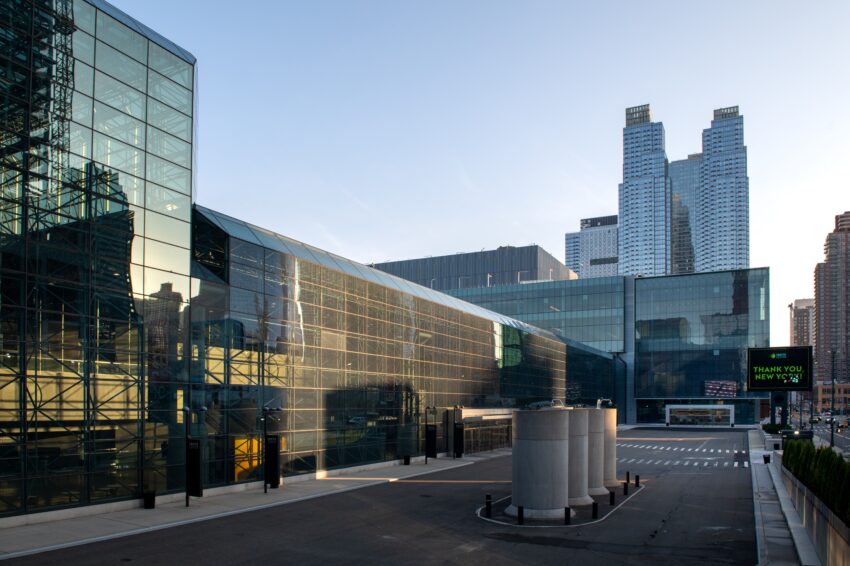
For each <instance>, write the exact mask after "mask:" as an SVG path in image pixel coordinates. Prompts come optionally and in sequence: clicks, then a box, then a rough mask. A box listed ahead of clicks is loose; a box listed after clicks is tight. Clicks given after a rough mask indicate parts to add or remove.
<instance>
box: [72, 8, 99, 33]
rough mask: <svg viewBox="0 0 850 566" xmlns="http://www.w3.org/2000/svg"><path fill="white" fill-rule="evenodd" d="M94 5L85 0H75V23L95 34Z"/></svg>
mask: <svg viewBox="0 0 850 566" xmlns="http://www.w3.org/2000/svg"><path fill="white" fill-rule="evenodd" d="M94 18H95V9H94V7H93V6H92V5H91V4H89V3H88V2H85V1H84V0H74V25H76V26H77V27H78V28H80V29H81V30H85V31H87V32H89V33H90V34H92V35H94Z"/></svg>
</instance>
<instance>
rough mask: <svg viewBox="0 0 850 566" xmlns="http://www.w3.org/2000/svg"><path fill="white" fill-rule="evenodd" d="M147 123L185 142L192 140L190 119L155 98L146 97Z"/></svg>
mask: <svg viewBox="0 0 850 566" xmlns="http://www.w3.org/2000/svg"><path fill="white" fill-rule="evenodd" d="M148 123H149V124H151V125H152V126H156V127H157V128H159V129H160V130H165V131H166V132H168V133H170V134H174V135H175V136H177V137H179V138H182V139H184V140H186V141H187V142H191V141H192V119H191V118H190V117H188V116H186V115H185V114H181V113H180V112H178V111H176V110H174V109H173V108H171V107H169V106H167V105H165V104H163V103H162V102H160V101H158V100H156V99H155V98H148Z"/></svg>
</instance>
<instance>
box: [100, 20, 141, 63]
mask: <svg viewBox="0 0 850 566" xmlns="http://www.w3.org/2000/svg"><path fill="white" fill-rule="evenodd" d="M96 37H97V38H98V39H99V40H100V41H104V42H106V43H108V44H109V45H111V46H113V47H115V48H117V49H120V50H121V51H123V52H124V53H126V54H127V55H129V56H130V57H132V58H133V59H136V60H137V61H141V62H142V63H147V60H148V40H147V38H145V37H144V36H142V35H139V34H138V33H136V32H134V31H133V30H131V29H130V28H128V27H127V26H125V25H124V24H122V23H121V22H119V21H117V20H115V19H114V18H112V17H110V16H108V15H106V14H104V13H103V12H100V11H99V12H98V13H97V34H96Z"/></svg>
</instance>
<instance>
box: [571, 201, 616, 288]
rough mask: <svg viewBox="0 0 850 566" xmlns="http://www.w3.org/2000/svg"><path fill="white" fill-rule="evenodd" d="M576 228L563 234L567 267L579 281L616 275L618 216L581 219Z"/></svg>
mask: <svg viewBox="0 0 850 566" xmlns="http://www.w3.org/2000/svg"><path fill="white" fill-rule="evenodd" d="M579 228H580V231H578V232H570V233H568V234H566V235H565V246H566V260H567V261H566V265H567V267H569V268H570V269H572V270H573V271H575V272H576V273H578V276H579V277H580V278H582V279H587V278H590V277H610V276H612V275H617V264H618V259H617V258H618V256H617V254H618V253H619V250H618V244H617V242H618V228H617V215H616V214H615V215H613V216H599V217H596V218H582V219H581V223H580V224H579Z"/></svg>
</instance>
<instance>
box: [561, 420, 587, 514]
mask: <svg viewBox="0 0 850 566" xmlns="http://www.w3.org/2000/svg"><path fill="white" fill-rule="evenodd" d="M567 412H568V413H569V415H570V426H569V436H570V459H569V462H570V474H569V485H570V489H569V496H570V507H579V506H581V505H590V504H591V503H593V498H592V497H590V495H589V494H588V493H587V417H588V409H569V410H568V411H567Z"/></svg>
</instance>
